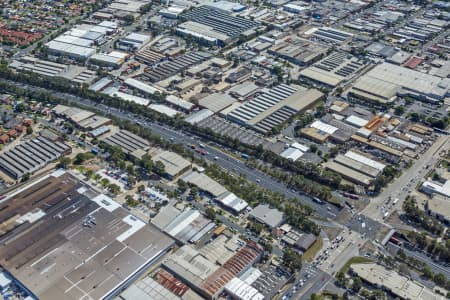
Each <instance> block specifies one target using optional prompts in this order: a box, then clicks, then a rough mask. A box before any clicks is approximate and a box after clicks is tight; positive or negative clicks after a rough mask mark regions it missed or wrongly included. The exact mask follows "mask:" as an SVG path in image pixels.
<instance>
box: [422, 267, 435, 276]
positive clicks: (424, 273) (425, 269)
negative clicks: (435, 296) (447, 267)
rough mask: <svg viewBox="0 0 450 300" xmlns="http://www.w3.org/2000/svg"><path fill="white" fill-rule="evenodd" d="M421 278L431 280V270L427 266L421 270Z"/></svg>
mask: <svg viewBox="0 0 450 300" xmlns="http://www.w3.org/2000/svg"><path fill="white" fill-rule="evenodd" d="M422 273H423V276H424V277H426V278H432V277H433V272H432V271H431V268H430V267H429V266H425V267H423V269H422Z"/></svg>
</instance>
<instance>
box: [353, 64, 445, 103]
mask: <svg viewBox="0 0 450 300" xmlns="http://www.w3.org/2000/svg"><path fill="white" fill-rule="evenodd" d="M449 90H450V79H449V78H440V77H437V76H433V75H430V74H426V73H422V72H419V71H415V70H411V69H408V68H405V67H402V66H397V65H393V64H390V63H382V64H379V65H377V66H376V67H375V68H373V69H372V70H370V71H369V72H367V73H366V74H365V75H363V76H361V77H360V78H358V79H357V80H356V81H355V83H354V84H353V86H352V87H351V88H350V89H349V90H348V93H347V96H348V97H349V98H356V99H360V100H362V101H367V102H371V103H375V104H379V105H389V104H392V103H393V102H394V101H395V100H396V99H397V96H409V97H413V98H417V99H419V100H425V101H430V102H439V101H442V100H443V99H444V98H445V97H446V96H447V95H448V94H449Z"/></svg>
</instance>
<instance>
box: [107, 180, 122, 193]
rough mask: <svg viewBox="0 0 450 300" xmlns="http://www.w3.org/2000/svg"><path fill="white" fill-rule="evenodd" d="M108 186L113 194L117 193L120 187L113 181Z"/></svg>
mask: <svg viewBox="0 0 450 300" xmlns="http://www.w3.org/2000/svg"><path fill="white" fill-rule="evenodd" d="M108 188H109V190H110V191H111V193H113V194H114V195H118V194H119V193H120V187H119V186H118V185H117V184H115V183H111V184H110V185H109V186H108Z"/></svg>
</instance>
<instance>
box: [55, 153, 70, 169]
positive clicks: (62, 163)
mask: <svg viewBox="0 0 450 300" xmlns="http://www.w3.org/2000/svg"><path fill="white" fill-rule="evenodd" d="M71 162H72V161H71V160H70V158H68V157H66V156H63V157H61V158H60V159H59V160H58V165H57V167H58V168H62V169H67V168H68V167H69V165H70V163H71Z"/></svg>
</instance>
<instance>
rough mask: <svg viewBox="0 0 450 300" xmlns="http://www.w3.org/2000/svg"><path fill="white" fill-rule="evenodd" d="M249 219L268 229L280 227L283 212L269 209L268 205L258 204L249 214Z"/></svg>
mask: <svg viewBox="0 0 450 300" xmlns="http://www.w3.org/2000/svg"><path fill="white" fill-rule="evenodd" d="M249 218H250V219H253V220H255V221H257V222H259V223H261V224H264V225H265V226H267V227H268V228H270V229H274V228H276V227H278V226H280V225H281V224H282V223H283V221H284V215H283V212H281V211H279V210H278V209H276V208H271V207H270V206H269V205H268V204H260V205H258V206H257V207H255V208H254V209H252V211H251V212H250V213H249Z"/></svg>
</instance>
